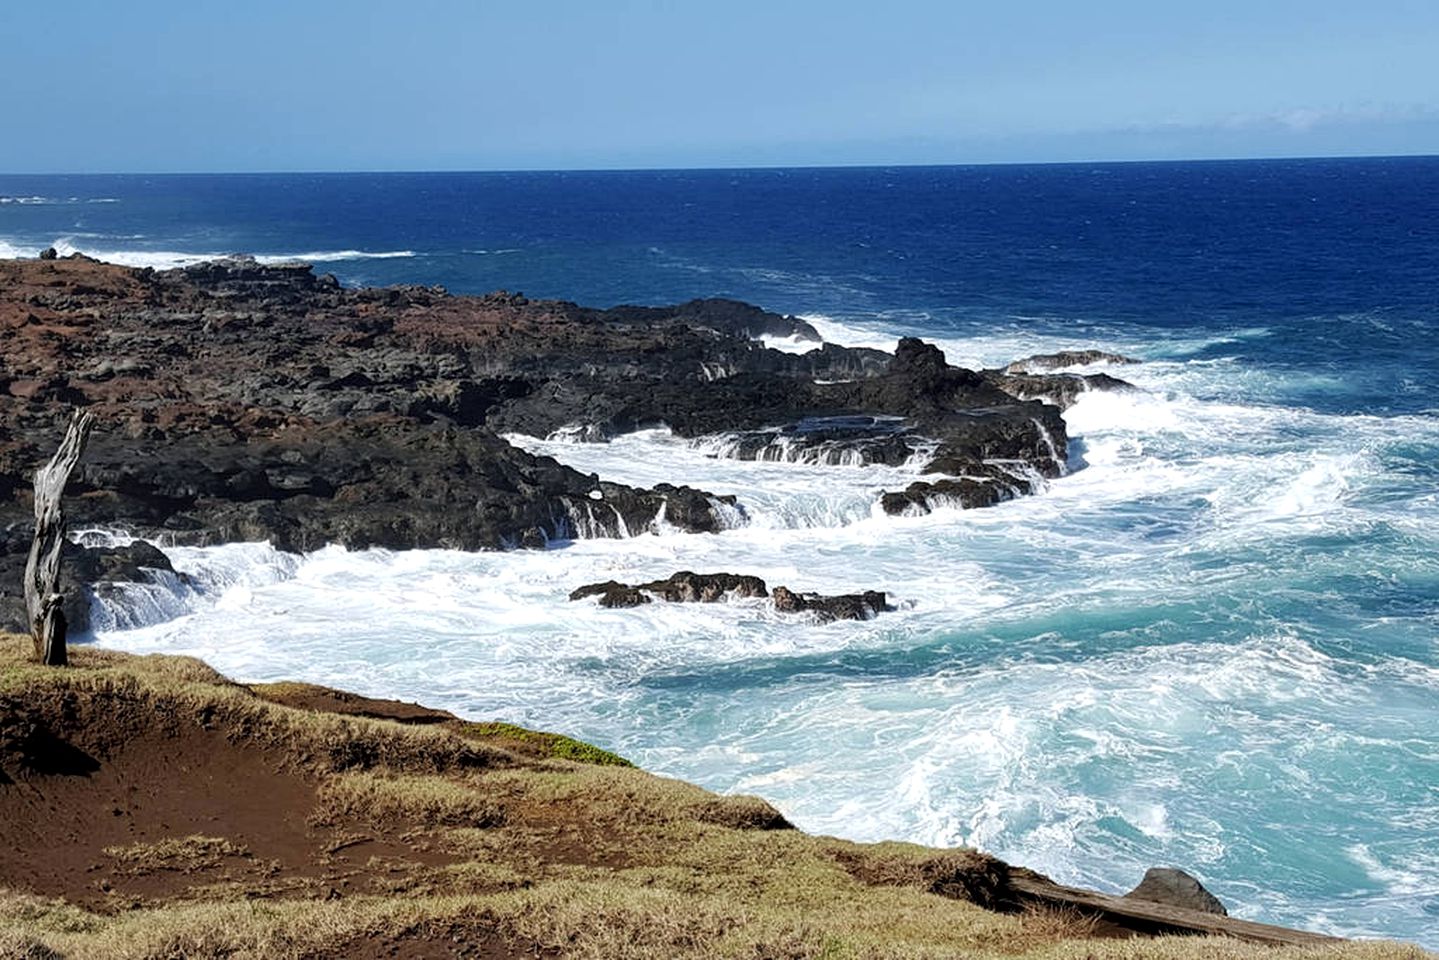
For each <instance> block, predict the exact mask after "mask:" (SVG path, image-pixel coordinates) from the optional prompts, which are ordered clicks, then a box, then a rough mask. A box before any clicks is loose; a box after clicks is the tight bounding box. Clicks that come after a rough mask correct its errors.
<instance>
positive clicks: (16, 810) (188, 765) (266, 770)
mask: <svg viewBox="0 0 1439 960" xmlns="http://www.w3.org/2000/svg"><path fill="white" fill-rule="evenodd" d="M46 754H47V755H48V757H49V758H51V759H52V760H58V761H61V763H60V764H55V765H52V766H51V767H50V769H48V770H45V769H43V768H42V770H38V771H37V770H31V771H28V772H27V773H25V774H22V775H20V776H18V777H17V778H16V781H15V782H14V783H12V784H9V785H6V786H0V823H3V824H4V825H5V827H4V835H3V840H0V886H5V887H11V888H14V889H20V890H26V891H29V892H32V893H36V894H40V895H43V896H53V897H61V898H63V899H65V900H68V901H70V902H71V903H75V904H78V905H80V906H84V907H86V908H88V909H91V910H98V911H102V912H111V911H115V910H120V909H125V908H129V907H133V906H135V905H137V904H141V903H151V902H163V901H167V900H172V899H181V898H186V897H187V896H188V895H190V894H192V893H193V892H194V891H195V890H196V889H197V888H204V887H210V886H214V885H233V886H237V887H240V888H243V890H244V895H245V896H246V897H249V898H256V897H276V896H306V897H311V896H324V895H327V894H328V893H329V891H331V890H334V891H336V893H341V892H343V891H347V890H349V889H352V888H356V887H359V888H364V887H368V886H372V885H373V884H374V882H375V881H376V880H377V879H378V878H384V881H385V882H386V883H387V884H388V883H393V882H394V880H395V877H396V875H397V874H404V873H407V872H410V871H411V870H414V869H416V868H422V867H427V866H435V865H440V864H444V863H449V862H453V860H454V857H452V856H450V855H448V854H446V853H443V852H440V851H438V850H436V849H435V848H434V845H433V844H432V843H430V842H428V841H427V839H426V838H425V837H424V836H423V834H422V833H421V832H418V831H415V830H413V829H412V828H410V827H409V825H406V824H391V825H389V826H388V828H387V829H384V830H376V829H375V827H374V825H373V824H368V823H363V824H362V823H355V822H346V821H345V820H343V819H341V820H338V821H337V820H335V819H334V818H330V819H329V820H328V821H327V822H326V824H325V825H324V826H318V825H315V824H314V823H312V817H313V814H314V812H315V806H316V788H315V784H314V782H313V781H312V780H311V779H310V778H308V777H307V776H306V775H305V774H303V773H301V772H299V771H297V770H295V769H294V768H293V767H291V766H290V765H288V764H287V763H286V762H285V759H284V758H283V757H281V756H279V755H278V754H275V753H271V752H267V751H265V750H262V749H257V748H255V747H251V746H245V745H241V744H237V743H232V742H231V741H230V740H229V739H227V738H226V737H225V736H224V735H223V734H221V733H218V732H211V731H203V730H193V729H192V730H189V731H185V732H181V733H177V734H176V735H173V736H163V735H156V734H147V735H142V736H140V737H138V738H136V739H133V740H131V741H129V742H128V743H126V744H125V745H124V746H122V747H121V748H120V749H119V750H118V751H117V752H116V753H115V754H114V755H112V756H109V757H107V758H106V759H104V760H101V759H99V758H97V757H95V756H94V755H93V754H91V753H90V752H87V751H85V750H83V749H81V748H79V747H77V746H75V745H74V744H66V743H60V742H54V743H51V744H49V745H48V747H47V750H46ZM258 785H263V787H262V788H261V789H257V786H258ZM190 837H205V838H217V839H220V840H223V841H228V844H230V845H233V846H232V849H235V850H238V851H240V852H239V853H225V854H221V855H218V856H214V857H208V858H199V859H198V860H196V859H192V858H188V857H184V856H167V855H166V854H165V852H164V850H165V848H163V847H162V848H158V850H157V851H155V852H154V853H152V854H151V855H146V853H147V847H151V846H152V845H155V844H159V843H163V842H165V841H171V842H178V841H182V840H184V839H185V838H190ZM127 854H129V855H128V856H127Z"/></svg>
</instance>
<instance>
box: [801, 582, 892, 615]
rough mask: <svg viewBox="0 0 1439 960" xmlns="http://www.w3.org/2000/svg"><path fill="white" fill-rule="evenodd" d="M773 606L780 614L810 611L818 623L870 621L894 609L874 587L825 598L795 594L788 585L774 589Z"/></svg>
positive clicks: (808, 594)
mask: <svg viewBox="0 0 1439 960" xmlns="http://www.w3.org/2000/svg"><path fill="white" fill-rule="evenodd" d="M773 599H774V608H775V609H776V610H778V611H779V612H780V613H810V614H813V615H814V617H815V618H816V619H817V620H819V621H820V622H821V623H826V622H828V621H831V620H870V619H873V618H874V617H875V616H876V615H878V614H881V613H884V612H885V611H888V610H893V609H894V608H893V607H891V606H890V605H889V602H888V600H887V598H886V597H885V595H884V594H883V593H882V592H880V591H878V590H866V591H865V592H863V593H846V594H841V595H839V596H833V597H826V596H821V595H820V594H817V593H797V592H795V591H793V590H790V589H789V588H788V587H775V588H774V594H773Z"/></svg>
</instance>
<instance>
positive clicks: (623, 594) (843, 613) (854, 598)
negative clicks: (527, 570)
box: [570, 570, 894, 623]
mask: <svg viewBox="0 0 1439 960" xmlns="http://www.w3.org/2000/svg"><path fill="white" fill-rule="evenodd" d="M770 596H772V599H773V601H774V608H775V610H777V611H779V612H780V613H812V614H814V615H815V617H816V618H817V619H818V620H819V621H820V622H821V623H823V622H827V621H830V620H868V619H871V618H872V617H874V616H875V615H876V614H879V613H883V612H884V611H886V610H892V609H894V608H893V607H891V606H890V605H889V603H888V602H887V600H886V598H885V595H884V594H883V593H882V592H880V591H878V590H866V591H865V592H864V593H851V594H844V595H842V596H835V597H826V596H821V595H820V594H817V593H797V592H795V591H793V590H790V589H789V588H788V587H775V589H774V593H773V595H771V594H770V592H769V589H768V588H767V587H766V586H765V582H764V581H763V580H761V579H760V578H759V577H751V576H744V575H742V574H734V573H692V572H690V571H688V570H685V571H681V572H680V573H676V574H674V575H673V576H670V577H667V578H665V579H664V580H651V581H650V582H649V583H639V584H634V585H630V584H627V583H620V582H619V581H617V580H606V581H604V582H602V583H587V584H585V585H584V586H582V587H576V588H575V589H574V590H573V591H571V593H570V599H571V600H583V599H585V598H587V597H598V598H599V604H600V606H602V607H613V608H623V607H638V606H643V605H644V604H647V603H651V602H653V601H655V600H664V601H668V602H670V603H715V602H717V601H720V600H726V599H729V598H731V597H770Z"/></svg>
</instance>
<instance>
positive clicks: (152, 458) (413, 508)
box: [0, 255, 1127, 628]
mask: <svg viewBox="0 0 1439 960" xmlns="http://www.w3.org/2000/svg"><path fill="white" fill-rule="evenodd" d="M766 336H777V337H790V338H796V339H798V340H801V341H807V340H812V341H813V342H814V347H815V348H814V349H813V350H811V351H809V352H807V353H801V354H797V353H787V352H781V351H778V350H773V349H768V348H766V347H765V346H764V344H763V343H762V342H761V340H760V339H759V338H761V337H766ZM1099 359H1103V360H1109V359H1110V358H1109V357H1101V356H1098V355H1096V356H1094V357H1088V358H1086V357H1085V356H1080V355H1075V356H1072V357H1071V356H1061V357H1049V358H1043V357H1041V358H1031V360H1029V361H1024V362H1021V363H1019V364H1018V365H1012V368H1011V369H1008V370H985V371H972V370H965V369H962V368H958V367H954V366H951V365H950V364H948V363H947V362H946V359H945V357H944V354H943V353H942V352H941V351H940V350H939V348H937V347H935V346H934V345H932V344H928V343H924V342H922V341H919V340H913V339H907V340H903V341H901V342H900V343H899V346H898V349H897V350H896V351H895V353H894V354H893V355H891V354H888V353H885V352H883V351H878V350H872V349H863V348H849V347H842V346H837V345H835V344H831V343H822V342H821V341H820V338H819V336H818V334H817V333H816V332H815V330H814V328H813V327H812V326H810V325H809V324H808V323H806V322H805V321H804V320H802V319H799V318H796V317H787V316H781V315H778V314H774V313H770V312H767V311H765V310H762V309H760V308H758V307H754V306H750V305H748V304H743V303H738V302H735V301H731V300H695V301H690V302H688V303H683V304H678V305H675V306H670V307H614V308H611V309H593V308H587V307H582V306H579V305H577V304H574V303H569V302H563V301H537V300H530V299H528V298H526V297H524V296H521V295H518V294H508V293H503V292H501V293H495V294H490V295H487V296H481V297H473V296H451V295H449V294H448V293H446V292H445V291H444V290H443V289H441V288H438V287H421V286H404V287H390V288H383V289H349V288H345V287H343V286H342V285H341V284H339V282H338V281H336V280H335V278H334V277H332V276H329V275H317V274H316V273H315V272H314V270H313V268H312V267H311V266H310V265H308V264H303V263H293V264H279V265H268V264H261V263H258V262H256V261H255V260H253V259H248V258H242V257H236V258H230V259H225V260H219V261H212V262H207V263H202V264H198V265H195V266H191V267H187V268H183V269H176V270H169V271H161V272H157V271H154V270H150V269H136V268H128V267H122V266H115V265H111V264H105V263H101V262H98V261H95V260H92V259H89V258H86V257H84V256H80V255H74V256H70V257H64V258H56V257H48V256H47V257H44V258H41V259H36V260H12V261H0V584H4V586H3V587H0V591H3V592H0V624H3V625H6V626H9V627H11V628H17V627H19V626H21V625H22V621H21V618H20V614H19V612H18V611H19V607H18V604H17V597H16V595H15V591H14V589H13V588H12V587H11V586H10V584H12V583H15V582H17V581H18V573H19V569H20V567H21V566H23V562H24V553H25V547H26V546H27V545H28V538H29V524H30V519H29V515H30V509H31V508H30V501H29V482H30V481H29V478H30V474H31V472H32V471H33V469H34V468H35V466H36V464H38V463H40V462H42V461H43V460H44V459H45V457H46V456H48V452H49V451H50V450H51V449H52V448H53V446H54V444H55V443H56V441H57V440H58V438H59V436H60V434H61V432H62V430H63V427H64V424H65V421H66V418H67V417H68V415H69V411H70V409H71V408H72V407H74V406H84V407H86V408H87V409H89V410H91V411H92V412H93V413H94V414H95V415H96V418H97V427H96V430H95V432H94V435H93V437H92V439H91V442H90V447H89V450H88V452H87V455H86V459H85V462H84V463H83V464H82V465H81V467H80V469H79V470H78V472H77V474H76V476H75V478H74V480H72V485H71V501H70V512H71V522H72V524H73V525H74V526H76V527H82V528H83V527H85V526H87V525H97V526H99V525H103V526H105V527H108V528H120V529H124V530H128V531H131V532H133V533H134V534H136V535H137V536H142V537H147V538H159V539H161V540H163V541H164V542H168V543H176V544H210V543H219V542H225V541H234V540H269V541H271V542H272V543H274V544H275V546H276V547H278V548H280V549H284V550H290V551H306V550H311V549H317V548H319V547H321V546H324V545H326V544H330V543H335V544H343V545H345V546H349V547H354V548H364V547H388V548H394V549H408V548H426V547H449V548H457V549H465V550H477V549H513V548H542V547H545V546H546V545H548V544H550V543H553V542H556V541H563V540H567V539H571V538H578V537H620V536H634V535H639V534H642V533H646V532H649V531H653V530H656V529H658V528H659V527H660V526H661V525H663V526H664V527H666V528H667V529H678V530H681V531H685V532H690V533H712V532H715V531H718V530H721V529H724V528H725V527H727V526H730V525H733V524H736V523H743V522H744V504H743V502H742V501H736V499H735V498H734V497H727V496H716V495H714V494H711V493H708V492H706V491H703V490H697V489H693V488H691V487H686V486H680V485H671V484H659V485H656V486H655V487H653V488H649V489H641V488H636V487H631V486H627V485H625V484H620V483H613V482H610V481H608V480H606V479H605V478H603V477H599V476H595V475H585V474H583V473H581V472H579V471H577V470H574V469H571V468H570V467H567V466H564V465H562V464H560V463H559V462H557V461H556V460H554V459H553V458H551V457H545V456H535V455H532V454H530V453H527V452H526V451H524V450H522V449H520V448H518V447H516V446H514V445H513V444H511V443H509V442H507V441H506V439H505V438H504V435H505V434H509V433H522V434H528V435H533V436H538V437H549V436H559V437H565V438H568V439H573V440H575V441H576V442H604V441H606V440H609V439H611V438H613V437H615V436H618V435H620V434H623V433H626V432H629V431H633V430H636V429H640V428H645V427H653V426H659V425H663V426H667V427H668V428H669V429H670V430H672V431H673V432H674V433H675V434H676V435H677V436H680V437H683V438H687V439H690V440H694V441H696V442H702V443H706V444H707V445H708V447H709V448H711V449H715V450H717V451H719V452H718V453H717V455H725V456H736V457H739V458H747V459H778V460H786V459H788V460H803V461H809V462H816V463H851V464H865V463H884V464H899V463H907V462H908V463H918V464H922V468H923V471H924V472H925V473H926V474H927V475H930V476H927V477H926V479H925V480H922V481H918V482H916V483H914V484H912V485H910V486H909V487H908V488H907V489H905V490H897V491H891V492H887V493H886V494H885V495H884V496H883V497H882V499H881V504H882V506H883V508H884V509H885V510H886V511H888V512H891V513H902V512H913V513H924V512H927V511H928V510H930V509H932V508H933V507H935V506H938V505H941V504H953V505H958V506H962V507H977V506H985V505H989V504H993V503H997V502H999V501H1001V500H1005V499H1009V498H1011V497H1014V496H1020V495H1024V494H1027V493H1030V492H1032V491H1033V490H1034V488H1035V487H1036V485H1038V484H1039V483H1041V482H1042V481H1043V480H1044V479H1045V478H1052V477H1056V476H1059V475H1060V474H1061V473H1063V472H1064V471H1065V469H1066V465H1067V458H1068V437H1067V435H1066V433H1065V426H1064V421H1063V419H1062V418H1061V417H1060V411H1061V408H1062V406H1064V405H1066V404H1068V403H1070V402H1072V401H1073V399H1074V398H1075V397H1076V396H1077V395H1078V394H1079V393H1080V392H1082V391H1084V390H1088V389H1123V388H1125V387H1126V386H1127V385H1126V384H1125V383H1124V382H1123V381H1121V380H1117V379H1115V378H1113V377H1109V376H1108V375H1106V374H1087V375H1085V374H1076V373H1068V372H1057V371H1056V370H1055V369H1054V368H1055V367H1057V366H1069V365H1073V364H1075V363H1087V362H1092V361H1093V360H1099ZM1121 359H1122V358H1121ZM136 549H139V550H141V551H144V550H145V548H144V547H143V546H141V547H137V548H136ZM157 563H158V561H157V560H156V558H155V557H154V556H151V555H150V553H149V552H146V553H145V556H143V557H142V556H138V555H135V556H129V555H128V554H127V552H126V548H121V549H120V550H119V551H118V553H117V551H116V550H115V549H113V548H112V550H111V552H110V554H109V555H106V556H95V555H90V549H89V548H83V547H76V548H75V549H74V550H73V551H71V554H70V556H69V557H68V558H67V567H68V569H69V576H70V578H71V580H72V581H73V582H75V583H77V584H80V585H86V584H93V583H97V582H104V580H124V579H134V578H135V577H137V576H140V575H141V574H140V573H139V571H141V570H142V569H144V568H146V567H154V566H156V565H157ZM96 578H103V579H98V580H97V579H96ZM75 615H77V616H81V617H83V611H82V610H77V611H75Z"/></svg>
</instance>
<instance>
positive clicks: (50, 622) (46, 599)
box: [25, 410, 95, 667]
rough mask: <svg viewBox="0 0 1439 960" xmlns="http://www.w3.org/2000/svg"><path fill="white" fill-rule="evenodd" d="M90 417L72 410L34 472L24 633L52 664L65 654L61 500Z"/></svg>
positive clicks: (60, 663) (58, 664) (39, 655)
mask: <svg viewBox="0 0 1439 960" xmlns="http://www.w3.org/2000/svg"><path fill="white" fill-rule="evenodd" d="M94 423H95V418H94V417H92V416H91V415H90V414H89V413H86V412H85V411H84V410H76V411H75V413H74V415H72V416H71V417H70V426H69V427H68V428H67V429H66V430H65V439H64V440H62V441H60V449H59V450H57V451H55V456H53V457H51V458H50V462H49V463H47V464H46V465H45V466H43V467H41V468H40V469H39V470H37V471H35V541H34V542H33V543H32V544H31V545H30V560H29V562H27V563H26V564H25V610H26V612H27V613H28V614H29V615H30V635H31V636H33V637H34V638H35V656H36V657H37V658H39V660H40V662H41V663H43V664H46V665H47V666H52V667H63V666H65V664H66V663H67V662H68V658H67V657H66V655H65V614H64V612H62V611H61V609H60V604H61V602H62V600H63V599H64V597H63V596H62V595H61V593H60V589H59V587H60V550H61V548H62V547H64V545H65V511H64V508H63V506H62V504H61V499H62V498H63V496H64V494H65V484H66V483H68V482H69V481H70V474H71V472H73V471H74V469H75V465H76V464H77V463H79V462H80V456H81V454H83V453H84V452H85V441H86V440H88V439H89V438H90V428H91V427H92V426H93V425H94Z"/></svg>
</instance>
